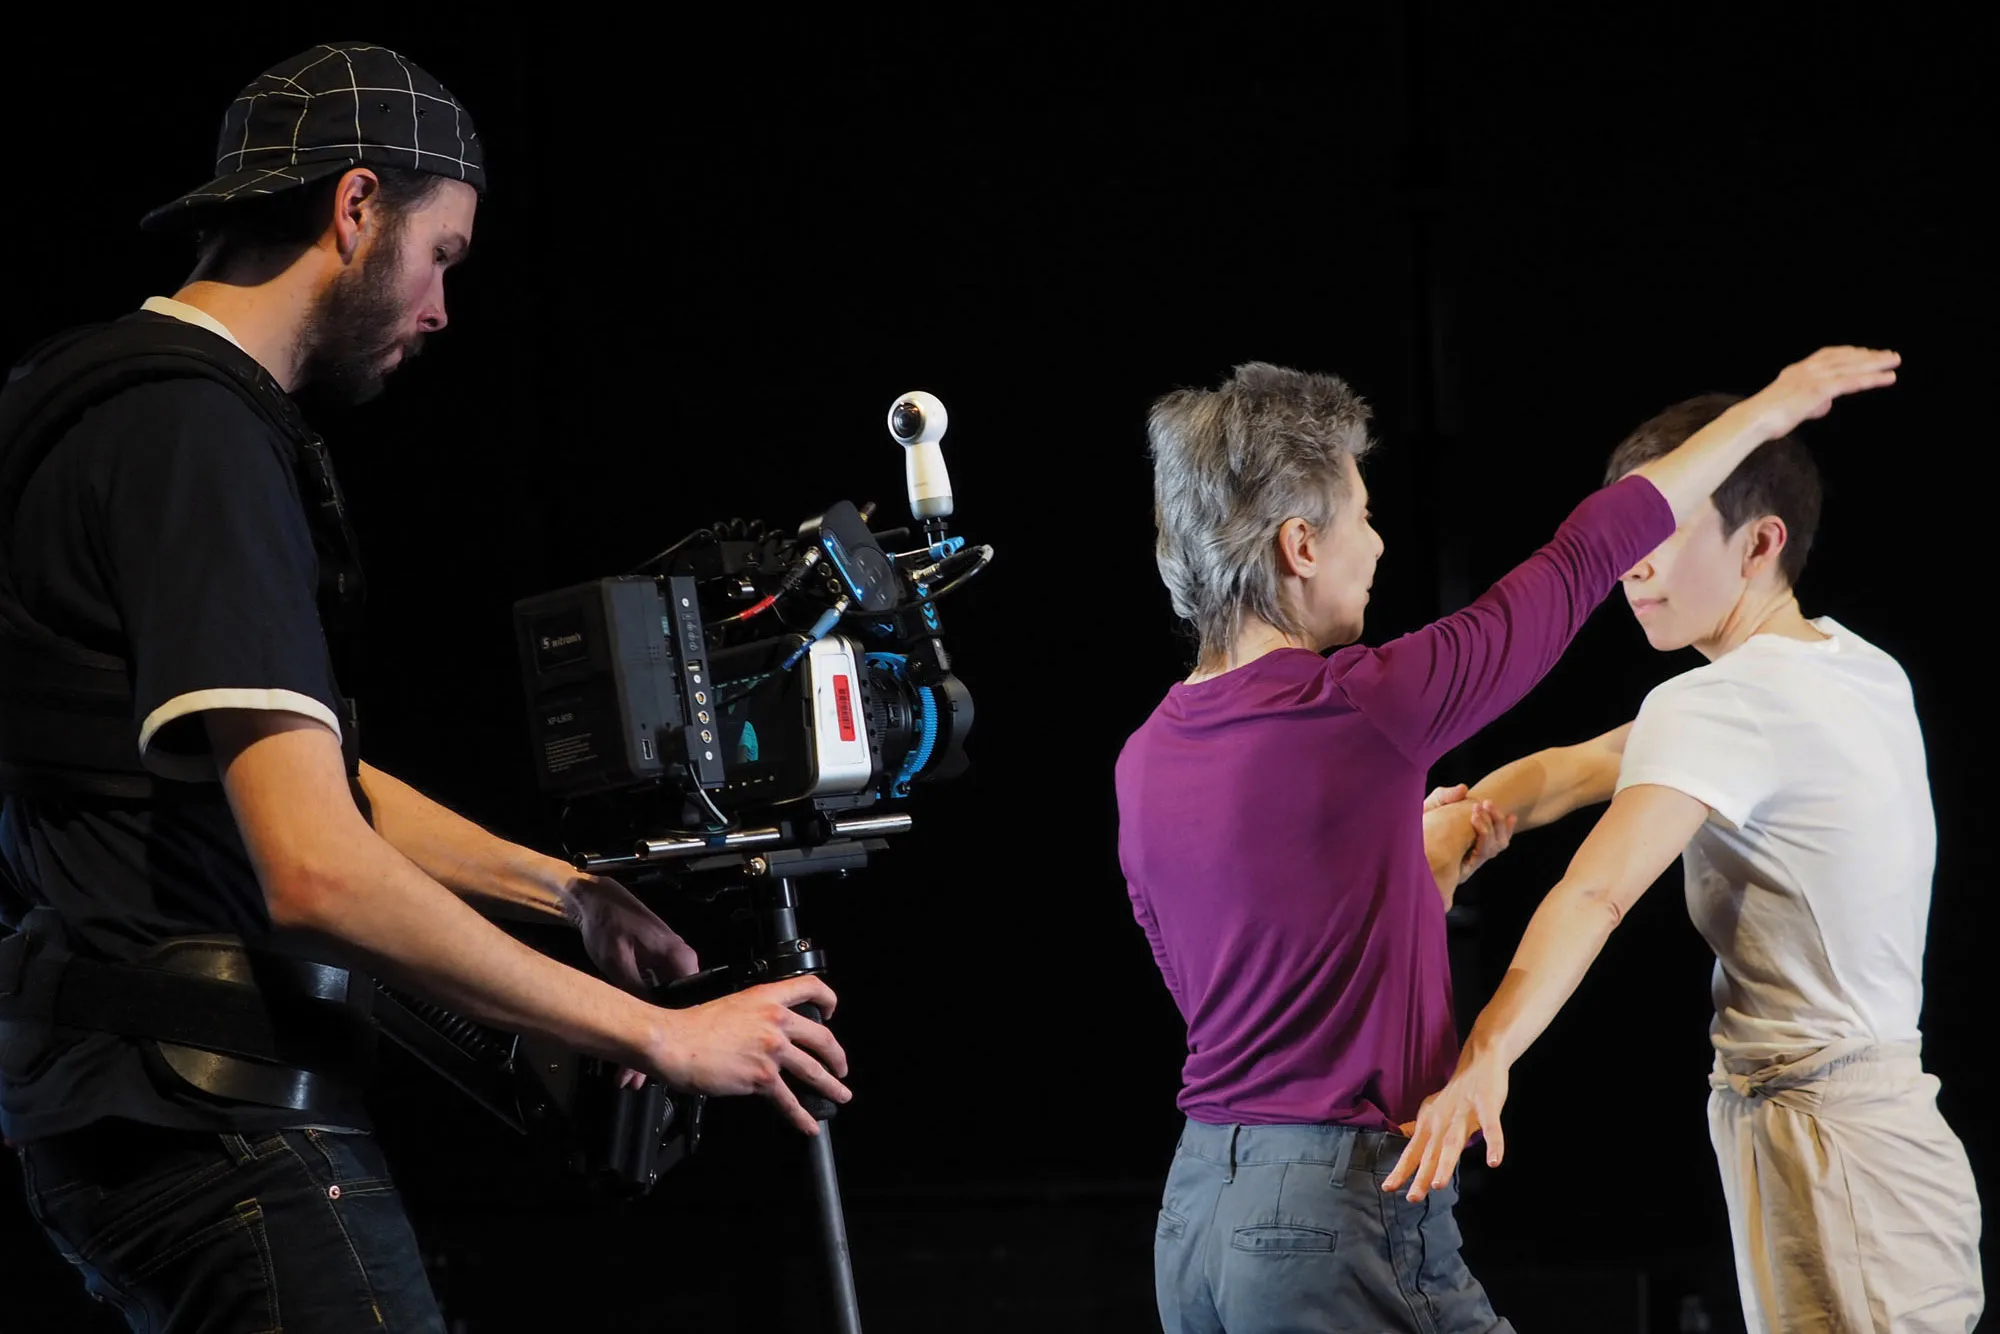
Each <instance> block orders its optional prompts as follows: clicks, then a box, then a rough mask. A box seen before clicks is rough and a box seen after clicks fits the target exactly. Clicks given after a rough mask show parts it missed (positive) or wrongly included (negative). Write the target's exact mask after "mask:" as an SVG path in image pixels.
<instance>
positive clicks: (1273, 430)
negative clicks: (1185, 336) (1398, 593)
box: [1146, 361, 1374, 658]
mask: <svg viewBox="0 0 2000 1334" xmlns="http://www.w3.org/2000/svg"><path fill="white" fill-rule="evenodd" d="M1146 437H1147V440H1148V441H1149V443H1150V444H1151V446H1152V455H1153V519H1154V522H1155V523H1156V524H1157V525H1158V528H1159V542H1158V545H1157V547H1156V549H1155V556H1156V558H1157V559H1158V561H1159V565H1160V578H1161V579H1162V580H1163V581H1164V582H1165V583H1166V585H1167V592H1168V593H1169V594H1170V595H1172V597H1173V604H1174V612H1175V614H1176V615H1179V616H1182V617H1184V618H1186V619H1187V620H1188V621H1189V622H1190V623H1191V624H1192V625H1193V627H1194V631H1195V633H1196V635H1197V636H1199V638H1200V641H1201V649H1200V651H1201V654H1202V656H1203V657H1204V658H1209V657H1211V656H1214V655H1220V654H1227V653H1228V652H1229V650H1230V648H1231V647H1232V646H1233V645H1234V644H1235V642H1236V636H1237V634H1238V633H1239V632H1240V631H1241V629H1242V627H1243V622H1244V618H1245V617H1246V616H1256V617H1259V618H1261V619H1262V620H1264V621H1265V622H1267V623H1269V624H1270V625H1273V626H1275V627H1277V628H1278V629H1280V630H1283V631H1286V632H1288V633H1300V632H1302V631H1303V629H1304V627H1302V626H1300V625H1298V624H1297V623H1296V619H1295V618H1294V617H1293V615H1292V614H1291V613H1290V612H1289V611H1288V610H1286V609H1285V608H1284V607H1283V606H1282V605H1280V603H1279V600H1278V589H1279V587H1280V579H1279V572H1278V548H1277V542H1276V541H1275V540H1274V539H1275V538H1276V537H1277V533H1278V529H1279V527H1280V526H1281V525H1282V524H1283V523H1284V522H1285V520H1287V519H1290V518H1300V519H1304V520H1305V521H1306V522H1307V523H1308V524H1310V525H1312V527H1313V529H1314V531H1316V532H1325V531H1326V530H1327V528H1328V527H1329V526H1331V524H1332V523H1333V520H1334V516H1335V515H1336V514H1337V513H1338V512H1339V509H1340V507H1341V506H1342V505H1345V504H1347V503H1348V501H1349V499H1350V497H1349V496H1348V490H1349V488H1348V484H1347V469H1346V468H1345V467H1344V466H1342V463H1341V460H1342V459H1343V458H1354V459H1359V458H1361V457H1362V456H1363V455H1364V454H1366V453H1367V452H1368V450H1369V449H1370V447H1371V446H1372V445H1373V443H1374V442H1373V441H1371V440H1370V439H1369V438H1368V405H1367V404H1365V403H1363V402H1362V401H1361V398H1360V396H1359V395H1358V394H1356V393H1355V392H1354V391H1353V390H1352V389H1350V388H1349V387H1348V385H1347V382H1346V381H1344V380H1342V379H1340V378H1339V377H1338V376H1333V375H1315V374H1311V373H1309V372H1306V371H1294V370H1286V369H1285V368H1284V367H1282V366H1272V365H1269V364H1267V363H1265V362H1261V361H1253V362H1248V363H1246V364H1244V365H1241V366H1238V367H1237V368H1236V372H1235V374H1234V375H1232V376H1231V377H1230V378H1229V380H1227V381H1226V382H1225V383H1224V384H1223V385H1222V386H1221V388H1219V389H1181V390H1177V391H1176V392H1174V393H1171V394H1168V395H1167V396H1166V397H1164V398H1162V399H1160V400H1159V401H1158V402H1156V403H1154V404H1153V408H1152V411H1151V412H1150V413H1148V414H1147V417H1146Z"/></svg>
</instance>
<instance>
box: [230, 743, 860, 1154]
mask: <svg viewBox="0 0 2000 1334" xmlns="http://www.w3.org/2000/svg"><path fill="white" fill-rule="evenodd" d="M205 721H206V722H207V725H208V731H209V737H210V739H211V742H212V744H213V746H214V749H215V756H216V762H217V765H218V766H219V768H220V769H221V772H222V781H223V788H224V791H225V792H226V793H227V795H228V799H229V804H230V808H231V810H232V811H233V812H234V813H235V816H236V823H237V826H238V828H239V829H240V830H241V831H242V834H243V842H244V845H245V847H246V848H247V849H248V850H249V853H250V861H251V864H252V866H253V867H254V868H255V870H256V873H257V879H258V882H259V883H260V884H261V885H262V886H263V889H264V895H265V899H266V902H267V903H268V904H269V907H270V912H271V920H272V924H273V925H274V926H275V927H277V928H279V929H283V930H291V931H301V932H306V933H310V934H312V935H316V936H320V937H323V938H326V939H328V940H331V941H333V942H335V943H336V945H337V947H339V948H340V949H341V950H342V951H343V952H345V953H348V954H352V955H355V956H358V957H359V958H360V959H361V960H362V961H364V962H365V964H366V966H367V967H369V968H370V969H371V970H372V971H374V972H377V973H379V974H381V975H382V976H383V977H385V978H387V979H388V980H390V981H392V982H395V983H397V984H399V985H401V986H405V987H407V988H408V989H409V990H411V991H413V992H416V993H417V994H419V995H422V996H425V997H427V998H429V999H431V1000H434V1001H436V1002H437V1003H439V1004H441V1005H447V1006H450V1007H451V1008H453V1009H456V1010H461V1011H463V1012H464V1013H466V1014H468V1015H471V1016H472V1017H474V1018H477V1019H480V1020H483V1021H485V1022H486V1023H489V1024H493V1025H495V1026H496V1027H500V1028H504V1029H507V1030H509V1031H511V1032H524V1033H534V1034H539V1035H542V1036H545V1037H549V1038H553V1039H554V1040H556V1041H558V1042H561V1043H563V1044H564V1045H566V1046H569V1047H571V1048H573V1049H575V1050H577V1051H581V1052H587V1053H590V1054H591V1055H595V1056H599V1057H602V1058H604V1059H606V1060H610V1061H615V1062H618V1063H620V1064H622V1065H626V1066H629V1067H631V1068H633V1069H635V1070H639V1071H643V1072H646V1073H650V1074H652V1075H655V1076H657V1077H659V1078H661V1079H664V1080H665V1081H666V1082H668V1083H669V1084H673V1085H675V1086H677V1087H682V1088H695V1089H700V1090H702V1091H704V1092H711V1093H752V1092H754V1093H761V1094H763V1095H765V1096H767V1097H770V1098H771V1099H772V1100H773V1101H776V1102H778V1103H779V1104H780V1106H781V1107H783V1108H784V1109H785V1110H786V1111H787V1112H788V1113H790V1114H791V1116H792V1119H793V1121H794V1122H795V1123H796V1124H798V1125H800V1127H801V1128H802V1129H805V1130H807V1131H808V1133H813V1132H814V1130H815V1125H814V1122H813V1120H812V1118H811V1117H809V1116H807V1115H806V1114H805V1112H804V1111H803V1110H802V1109H801V1108H800V1107H799V1104H798V1100H797V1098H796V1097H794V1096H793V1095H792V1093H791V1092H790V1090H789V1089H787V1088H786V1087H785V1085H784V1082H783V1080H782V1079H781V1078H780V1077H779V1076H780V1073H781V1072H789V1073H790V1074H792V1075H793V1076H794V1077H796V1078H798V1079H799V1080H801V1081H802V1082H804V1083H806V1084H809V1085H811V1086H813V1087H815V1088H818V1089H819V1090H820V1091H821V1092H823V1093H826V1094H827V1096H829V1097H832V1098H834V1099H835V1100H836V1101H842V1102H844V1101H846V1100H847V1096H848V1095H847V1091H846V1089H845V1088H844V1087H842V1086H841V1084H840V1083H839V1082H838V1081H837V1080H836V1079H835V1078H834V1075H833V1074H830V1073H828V1070H829V1068H830V1069H831V1070H832V1071H833V1072H834V1073H840V1074H844V1073H845V1072H846V1065H847V1062H846V1056H845V1054H844V1053H843V1052H842V1051H841V1050H840V1046H839V1044H838V1043H837V1042H835V1041H834V1040H833V1037H832V1034H831V1033H830V1032H829V1031H828V1030H827V1029H825V1028H824V1027H822V1026H821V1025H819V1024H815V1023H813V1022H812V1021H811V1020H808V1019H806V1018H804V1017H803V1016H801V1015H798V1014H795V1013H793V1012H792V1011H791V1010H790V1008H789V1007H790V1006H792V1005H797V1004H800V1003H803V1002H807V1001H810V1002H812V1003H814V1004H817V1005H819V1006H820V1007H821V1009H822V1010H823V1011H827V1012H830V1011H831V1009H832V1006H833V1000H834V998H833V993H832V992H831V991H830V990H829V989H828V988H827V987H826V985H825V984H824V983H823V982H821V981H820V980H819V979H817V978H811V977H805V978H795V979H792V980H791V981H788V982H780V983H772V984H769V985H767V986H763V987H755V988H751V989H750V990H747V991H742V992H738V993H736V994H735V995H733V996H729V997H725V998H724V999H722V1000H719V1001H714V1002H711V1003H710V1004H708V1005H703V1006H697V1007H695V1008H693V1009H689V1010H664V1009H661V1008H659V1007H656V1006H653V1005H649V1004H647V1003H646V1002H645V1001H642V1000H640V999H639V998H638V997H636V996H633V995H630V994H628V993H626V992H624V991H621V990H619V989H618V988H617V987H614V986H612V985H611V984H609V983H607V982H603V981H600V980H598V979H596V978H593V977H590V976H588V975H586V974H584V973H581V972H578V971H577V970H576V969H573V968H570V967H567V966H565V965H563V964H560V963H557V962H556V961H555V960H553V959H551V958H548V957H547V956H546V955H543V954H539V953H537V952H536V951H534V950H532V949H530V948H529V947H528V946H526V945H524V944H522V943H521V942H519V941H517V940H515V939H514V938H513V937H511V936H509V935H508V934H507V933H506V932H504V931H502V930H500V929H499V928H498V927H496V926H494V925H493V924H492V923H490V922H488V921H487V920H486V919H485V918H483V917H481V916H480V915H479V914H478V913H477V912H475V911H473V909H472V908H471V907H470V906H469V905H468V904H466V903H465V902H463V901H462V900H460V899H459V898H457V897H456V896H455V895H453V894H452V893H451V892H450V891H449V890H447V889H446V888H444V886H442V885H440V884H439V883H438V882H437V881H436V880H433V879H432V878H431V877H430V876H428V875H425V874H424V872H423V871H422V870H421V869H419V868H418V867H417V865H416V864H415V863H413V862H412V861H411V860H410V859H409V858H407V857H405V856H403V855H402V854H401V853H399V852H397V851H396V849H394V848H393V847H391V846H390V845H389V844H388V843H387V842H385V841H384V840H383V839H382V838H381V837H380V836H379V835H377V834H376V832H375V831H374V830H373V829H371V828H369V827H368V824H367V823H366V822H365V821H364V820H362V818H361V812H360V811H359V810H358V809H357V808H356V807H355V805H354V800H353V797H352V795H351V794H350V793H349V791H348V788H347V778H346V772H345V770H344V768H343V766H342V764H341V758H340V743H339V741H338V740H337V739H336V738H335V737H334V735H333V733H332V732H331V731H329V730H328V729H327V728H325V727H324V726H322V725H320V724H319V723H316V722H313V721H311V720H308V719H306V718H303V717H299V716H297V715H293V714H286V713H265V712H259V711H254V710H233V709H231V710H217V711H213V712H210V713H209V714H207V715H206V716H205ZM815 1054H816V1055H817V1056H818V1057H819V1058H820V1059H818V1060H816V1059H814V1057H815ZM821 1060H823V1061H824V1062H825V1065H824V1066H822V1064H821Z"/></svg>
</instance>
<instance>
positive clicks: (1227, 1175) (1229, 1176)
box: [1222, 1126, 1243, 1185]
mask: <svg viewBox="0 0 2000 1334" xmlns="http://www.w3.org/2000/svg"><path fill="white" fill-rule="evenodd" d="M1242 1133H1243V1127H1242V1126H1231V1127H1229V1163H1228V1165H1227V1166H1226V1167H1224V1169H1223V1173H1222V1181H1223V1184H1224V1185H1228V1184H1230V1183H1232V1182H1234V1181H1235V1180H1236V1137H1237V1136H1238V1135H1240V1134H1242Z"/></svg>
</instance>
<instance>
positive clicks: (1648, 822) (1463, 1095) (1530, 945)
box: [1382, 784, 1708, 1200]
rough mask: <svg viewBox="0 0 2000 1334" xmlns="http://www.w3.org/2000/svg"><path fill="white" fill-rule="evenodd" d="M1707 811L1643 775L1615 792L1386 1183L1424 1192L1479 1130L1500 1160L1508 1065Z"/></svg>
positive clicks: (1491, 1156)
mask: <svg viewBox="0 0 2000 1334" xmlns="http://www.w3.org/2000/svg"><path fill="white" fill-rule="evenodd" d="M1707 818H1708V807H1706V806H1704V805H1703V804H1702V803H1700V802H1699V801H1696V800H1695V799H1694V798H1693V797H1690V796H1688V795H1687V794H1686V793H1684V792H1677V791H1675V790H1674V789H1672V788H1668V787H1657V786H1654V785H1652V784H1642V785H1640V786H1637V787H1629V788H1626V789H1625V790H1624V791H1623V792H1621V793H1619V794H1618V795H1617V796H1616V797H1615V798H1613V800H1612V802H1611V807H1610V809H1609V810H1607V811H1605V813H1604V815H1603V817H1602V818H1601V819H1599V820H1598V822H1597V827H1596V828H1595V829H1593V830H1591V832H1590V837H1589V838H1587V839H1585V840H1584V843H1583V846H1582V847H1581V848H1579V849H1578V850H1577V854H1576V856H1575V858H1574V859H1572V860H1571V862H1570V865H1569V870H1568V872H1567V873H1566V874H1565V875H1564V876H1563V878H1562V880H1561V881H1560V882H1559V883H1558V884H1557V885H1556V887H1555V888H1554V889H1552V890H1550V891H1549V894H1548V897H1547V898H1545V899H1543V900H1542V903H1541V906H1540V907H1539V908H1537V909H1535V915H1534V917H1533V919H1531V920H1530V921H1529V923H1528V929H1527V932H1526V933H1525V934H1524V935H1523V936H1522V937H1521V944H1520V947H1519V948H1518V949H1516V950H1515V951H1514V961H1513V962H1512V963H1511V964H1509V965H1508V968H1507V976H1506V977H1505V979H1503V980H1502V981H1501V983H1500V988H1499V990H1497V991H1496V992H1494V993H1493V999H1492V1000H1490V1001H1488V1002H1487V1003H1486V1008H1485V1009H1483V1010H1481V1011H1480V1013H1479V1018H1478V1020H1477V1021H1476V1022H1474V1024H1473V1026H1472V1033H1471V1035H1470V1036H1469V1037H1468V1038H1467V1039H1466V1042H1465V1050H1464V1051H1463V1052H1461V1053H1460V1054H1459V1058H1458V1069H1457V1070H1456V1071H1455V1072H1454V1073H1453V1074H1452V1077H1451V1082H1450V1083H1448V1084H1446V1085H1445V1087H1444V1088H1443V1089H1442V1090H1440V1091H1439V1092H1437V1093H1434V1094H1432V1095H1431V1096H1430V1097H1428V1098H1426V1099H1424V1105H1423V1108H1422V1110H1421V1111H1420V1112H1419V1113H1418V1114H1417V1121H1416V1126H1415V1128H1414V1131H1413V1133H1412V1135H1411V1138H1410V1143H1409V1145H1408V1147H1406V1148H1405V1149H1404V1150H1403V1156H1402V1157H1401V1159H1399V1160H1398V1161H1397V1163H1396V1168H1395V1170H1394V1171H1393V1172H1391V1173H1390V1174H1389V1176H1388V1178H1387V1179H1386V1180H1384V1181H1383V1183H1382V1187H1383V1189H1384V1190H1395V1189H1397V1188H1398V1187H1400V1186H1401V1185H1402V1184H1403V1183H1404V1182H1405V1181H1411V1182H1412V1184H1411V1186H1410V1198H1411V1199H1412V1200H1421V1199H1422V1198H1423V1197H1424V1196H1425V1195H1427V1194H1428V1193H1429V1192H1430V1191H1431V1190H1433V1189H1436V1188H1437V1187H1439V1186H1443V1185H1445V1184H1446V1183H1447V1182H1449V1181H1450V1180H1451V1175H1452V1173H1453V1172H1454V1171H1456V1170H1457V1167H1458V1155H1459V1154H1460V1152H1462V1151H1463V1150H1464V1148H1465V1143H1466V1141H1467V1140H1468V1139H1470V1138H1471V1137H1472V1134H1473V1132H1474V1131H1476V1130H1479V1131H1484V1132H1485V1135H1486V1143H1487V1153H1486V1161H1487V1162H1488V1163H1489V1164H1492V1165H1495V1166H1497V1165H1498V1164H1499V1162H1500V1160H1501V1157H1502V1156H1503V1154H1504V1152H1505V1148H1506V1142H1505V1140H1504V1138H1503V1137H1502V1135H1501V1131H1500V1109H1501V1107H1502V1105H1504V1104H1505V1102H1506V1100H1507V1072H1508V1070H1509V1069H1510V1068H1511V1067H1512V1066H1513V1064H1514V1062H1515V1061H1516V1060H1517V1059H1519V1057H1520V1055H1521V1053H1522V1052H1524V1051H1526V1050H1527V1048H1528V1045H1529V1044H1530V1043H1532V1042H1533V1041H1534V1040H1535V1039H1536V1038H1537V1037H1539V1036H1541V1033H1542V1030H1543V1029H1545V1028H1547V1027H1548V1024H1549V1021H1550V1020H1551V1019H1553V1018H1554V1017H1555V1014H1556V1011H1557V1010H1559V1009H1561V1008H1562V1006H1563V1003H1564V1002H1565V1001H1567V1000H1568V999H1569V998H1570V995H1571V993H1573V992H1574V991H1575V990H1576V987H1577V984H1578V983H1579V982H1581V981H1582V980H1583V975H1584V973H1585V972H1586V971H1587V970H1588V969H1589V967H1590V965H1591V962H1592V961H1593V960H1595V959H1596V958H1597V955H1598V952H1599V951H1600V950H1602V949H1603V948H1604V942H1605V941H1606V940H1608V939H1610V937H1611V932H1612V930H1613V929H1614V928H1615V927H1617V925H1618V923H1619V922H1620V921H1622V920H1623V919H1624V916H1625V914H1626V913H1627V912H1628V911H1629V910H1630V909H1631V907H1632V905H1633V904H1635V903H1637V902H1638V901H1639V896H1640V895H1642V894H1644V893H1645V892H1646V889H1647V887H1648V886H1650V885H1651V884H1652V883H1653V882H1654V881H1655V880H1657V879H1659V877H1660V873H1661V872H1662V871H1664V870H1666V869H1667V867H1668V866H1670V865H1672V864H1673V861H1674V859H1675V858H1676V857H1678V856H1680V854H1681V852H1682V850H1683V849H1684V848H1686V847H1687V844H1688V840H1689V839H1691V838H1693V837H1694V835H1695V831H1697V830H1698V829H1700V828H1701V825H1702V821H1704V820H1706V819H1707Z"/></svg>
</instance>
